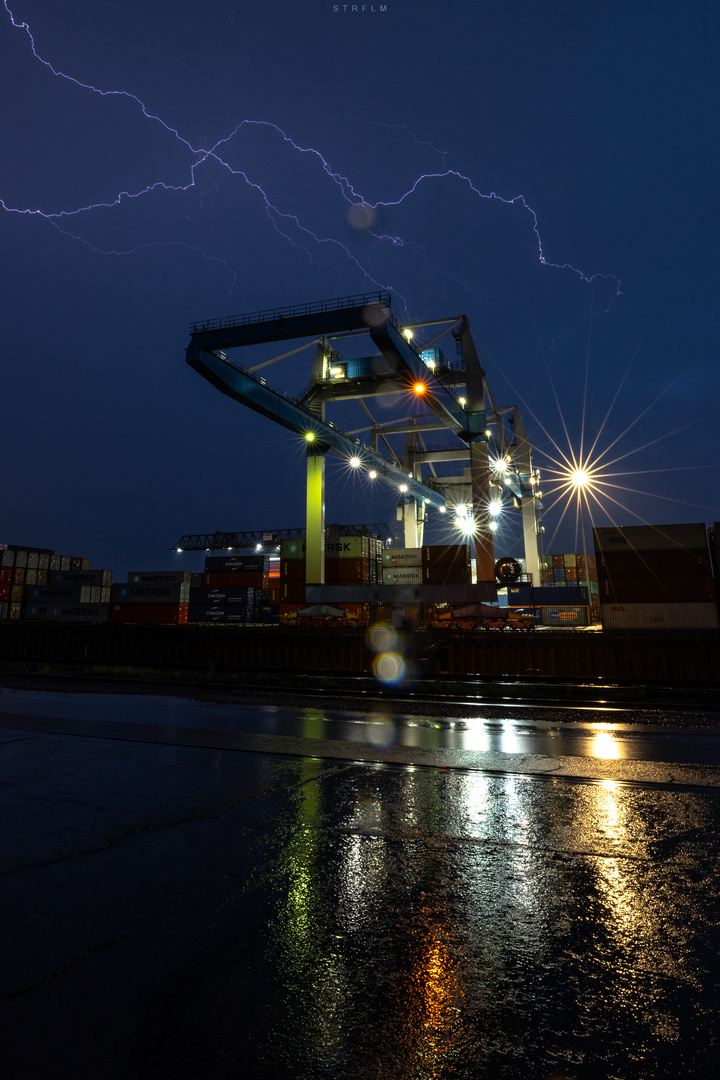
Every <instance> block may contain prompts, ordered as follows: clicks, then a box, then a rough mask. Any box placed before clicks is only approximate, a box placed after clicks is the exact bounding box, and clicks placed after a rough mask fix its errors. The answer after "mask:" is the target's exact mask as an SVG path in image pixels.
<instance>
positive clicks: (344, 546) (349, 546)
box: [280, 536, 382, 559]
mask: <svg viewBox="0 0 720 1080" xmlns="http://www.w3.org/2000/svg"><path fill="white" fill-rule="evenodd" d="M380 543H382V541H380ZM377 551H378V541H376V540H375V539H374V538H373V537H369V536H338V537H336V538H335V539H334V540H326V541H325V558H326V559H367V558H370V556H371V555H372V556H373V557H377ZM305 555H306V547H305V540H282V541H281V543H280V558H281V559H304V558H305Z"/></svg>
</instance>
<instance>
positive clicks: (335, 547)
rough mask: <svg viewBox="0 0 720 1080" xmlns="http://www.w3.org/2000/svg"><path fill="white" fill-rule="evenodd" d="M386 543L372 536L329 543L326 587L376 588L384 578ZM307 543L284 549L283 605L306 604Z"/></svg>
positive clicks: (293, 543) (291, 542) (291, 544)
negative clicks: (357, 586) (383, 564)
mask: <svg viewBox="0 0 720 1080" xmlns="http://www.w3.org/2000/svg"><path fill="white" fill-rule="evenodd" d="M381 560H382V541H381V540H377V539H375V537H370V536H341V537H338V538H337V539H334V540H327V541H326V542H325V584H326V585H376V584H377V583H378V581H379V580H380V577H381V574H382V561H381ZM306 576H307V575H306V561H305V541H304V540H283V542H282V544H281V545H280V602H281V603H282V604H300V605H302V604H303V603H304V601H305V581H306Z"/></svg>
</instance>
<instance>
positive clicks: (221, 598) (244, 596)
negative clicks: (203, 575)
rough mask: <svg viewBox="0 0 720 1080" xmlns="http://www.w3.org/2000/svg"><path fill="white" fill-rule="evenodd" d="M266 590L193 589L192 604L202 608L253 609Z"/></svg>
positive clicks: (191, 592)
mask: <svg viewBox="0 0 720 1080" xmlns="http://www.w3.org/2000/svg"><path fill="white" fill-rule="evenodd" d="M265 591H266V590H264V589H248V588H240V589H218V588H215V589H191V590H190V603H191V604H195V605H197V604H199V605H201V606H205V607H207V606H208V605H209V606H217V605H218V604H219V605H222V606H225V607H246V608H248V609H250V608H252V606H253V604H256V603H258V602H259V600H260V599H261V598H262V594H263V593H264V592H265Z"/></svg>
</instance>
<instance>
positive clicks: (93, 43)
mask: <svg viewBox="0 0 720 1080" xmlns="http://www.w3.org/2000/svg"><path fill="white" fill-rule="evenodd" d="M335 6H337V7H338V8H339V10H337V11H335V10H334V8H335ZM344 7H345V5H343V4H339V5H333V4H332V3H329V2H326V0H294V2H287V0H284V2H281V3H276V4H272V3H270V4H264V5H261V4H250V3H239V2H237V0H203V2H202V3H201V2H199V0H194V2H190V0H172V2H170V0H152V2H151V3H149V4H148V3H146V2H145V3H142V4H141V3H139V2H134V0H128V2H125V3H121V4H120V3H118V4H115V3H95V2H89V0H72V2H71V3H58V2H57V0H6V2H5V7H4V8H2V7H0V50H1V52H0V56H1V61H2V62H1V63H0V79H1V80H2V89H1V94H2V102H3V108H2V114H1V122H2V128H3V131H2V147H3V168H2V173H1V175H0V199H1V200H2V208H1V209H0V229H1V230H2V232H1V236H2V252H3V258H2V274H3V277H2V294H3V313H2V325H3V331H4V333H3V342H2V356H3V359H2V403H3V408H2V428H1V430H2V440H1V453H2V467H1V468H0V509H1V511H2V513H1V514H0V541H2V542H8V543H22V544H26V545H28V546H40V547H48V548H54V549H55V550H56V551H57V552H60V553H63V554H72V555H83V556H89V557H91V558H92V561H93V566H95V567H109V568H111V569H113V571H114V572H115V577H116V580H118V579H119V578H121V577H123V576H124V574H125V572H126V571H127V570H128V569H154V568H161V567H168V566H177V567H178V568H180V567H183V568H192V569H195V568H199V567H200V565H201V561H202V560H201V556H200V555H199V554H196V555H194V556H190V555H184V556H180V555H175V554H172V553H170V552H169V550H168V549H169V548H170V546H171V545H172V544H173V542H174V541H175V540H176V539H177V538H178V537H179V536H180V535H181V534H183V533H191V532H206V531H214V530H216V529H237V530H243V529H261V528H289V527H300V526H303V525H304V497H305V488H304V454H305V449H304V446H302V445H298V440H297V437H295V436H293V435H291V434H290V433H288V432H286V431H285V430H284V429H282V428H280V427H277V426H276V425H274V424H272V423H271V422H270V421H268V420H265V419H263V418H262V417H260V416H258V415H256V414H254V413H252V412H250V411H248V410H247V409H245V408H243V407H242V406H241V405H239V404H236V403H234V402H232V401H231V400H230V399H228V398H226V397H224V396H223V395H221V394H220V393H219V392H218V391H216V390H214V389H213V388H212V387H211V386H210V385H209V384H208V383H206V382H205V381H204V380H203V379H202V378H201V377H200V376H198V375H197V374H196V373H195V372H193V371H192V370H191V369H190V368H189V367H188V366H187V365H186V364H185V353H184V350H185V348H186V346H187V343H188V340H189V326H190V323H191V322H193V321H197V320H202V319H205V318H212V317H216V316H227V315H234V314H241V313H243V312H250V311H255V310H261V309H266V308H273V307H277V306H283V305H288V304H300V303H305V302H306V301H315V300H320V299H324V298H329V297H341V296H347V295H350V294H354V293H362V292H375V291H377V290H378V289H389V290H390V291H391V292H392V294H393V308H394V310H395V311H396V313H397V314H398V316H399V317H401V318H406V319H407V320H408V321H411V320H418V321H419V320H425V319H433V318H442V317H449V316H452V315H456V314H460V313H466V314H467V316H468V318H469V321H470V325H471V328H472V330H473V334H474V337H475V341H476V343H477V345H478V347H479V349H480V351H481V360H482V363H483V365H484V366H485V368H486V371H487V375H488V380H489V383H490V386H491V388H492V391H493V394H494V397H495V400H496V402H497V403H498V405H503V406H505V405H508V406H509V405H514V406H518V407H519V409H520V411H521V413H522V416H523V418H524V422H525V426H526V429H527V432H528V435H529V437H530V440H531V442H532V444H533V446H534V447H535V463H536V464H537V465H538V466H539V467H540V469H541V470H542V473H543V476H544V483H543V490H544V493H545V504H546V511H545V516H544V524H545V528H546V549H547V550H549V551H569V550H580V549H581V548H580V546H579V540H578V537H577V535H576V524H575V514H574V511H572V510H568V511H567V512H566V513H565V514H564V516H563V508H564V506H565V505H566V502H567V500H566V499H560V500H559V501H556V497H555V496H554V495H553V486H554V485H553V483H552V473H551V470H552V468H553V467H554V466H553V460H552V459H554V460H555V461H558V460H561V458H560V452H561V451H562V452H563V453H565V454H567V453H568V452H569V450H568V448H569V446H572V447H573V449H574V451H575V453H576V454H578V453H580V449H581V445H582V446H583V447H584V450H585V451H586V452H587V451H588V450H590V448H591V447H593V445H595V450H594V453H593V456H594V457H595V458H597V456H598V454H600V453H601V452H603V451H604V452H605V456H604V458H603V459H602V464H604V465H605V467H606V472H607V473H612V474H615V475H613V476H612V478H611V479H612V482H613V483H615V484H617V485H619V487H618V488H616V489H615V490H614V491H612V492H611V493H610V494H611V495H612V499H614V500H616V501H615V502H612V501H610V500H609V499H608V498H607V496H606V497H604V498H603V502H604V505H605V506H606V512H605V513H603V512H601V511H600V510H599V509H598V508H597V507H596V508H595V511H594V515H593V516H594V520H595V524H608V523H609V522H610V521H614V522H616V523H618V524H624V525H629V524H638V523H641V522H650V523H656V524H659V523H666V522H687V521H704V522H708V523H709V522H711V521H713V520H716V519H718V518H720V492H719V487H720V484H719V474H718V461H719V455H718V451H719V449H720V438H719V437H718V425H719V423H720V371H719V367H718V357H719V355H720V308H719V307H718V278H719V270H718V267H719V266H720V214H719V212H718V162H719V160H720V145H719V141H718V140H719V135H718V133H719V131H720V126H719V124H718V119H719V117H718V103H719V100H720V95H719V93H718V90H719V86H718V83H719V82H720V66H719V65H718V63H717V56H718V47H719V46H720V8H718V6H717V5H716V4H711V3H709V2H707V0H705V2H703V3H693V2H692V0H686V2H685V3H683V4H679V3H677V0H673V2H672V3H671V2H669V0H653V2H651V3H649V2H639V0H622V2H619V0H618V2H614V0H610V2H607V3H604V4H590V3H588V2H586V0H574V2H573V3H565V2H560V0H532V2H528V0H502V2H500V0H479V2H476V3H472V4H470V3H467V2H464V3H463V2H460V0H444V2H440V0H435V2H432V0H412V2H411V0H387V4H385V5H381V4H378V3H376V4H374V5H371V4H367V5H366V10H365V11H364V12H363V11H362V10H361V9H362V5H358V8H359V10H357V11H355V12H353V11H352V10H351V6H350V5H347V10H343V8H344ZM373 8H374V10H373ZM383 8H384V9H385V10H382V9H383ZM24 23H26V24H27V28H29V29H27V28H23V24H24ZM30 35H32V38H31V36H30ZM33 42H34V50H35V53H36V54H37V55H33ZM53 69H54V71H53ZM92 87H94V88H96V91H94V90H93V89H92ZM493 193H494V196H495V197H493V198H489V197H488V196H490V195H492V194H493ZM513 200H514V201H513ZM363 201H364V202H365V203H366V204H368V205H370V206H372V207H374V208H375V210H374V215H373V221H372V223H371V225H370V227H369V228H367V229H356V228H353V227H352V226H351V224H350V223H349V221H348V209H349V207H350V206H351V205H352V204H354V203H359V202H363ZM428 333H430V331H428ZM448 342H449V344H448ZM439 345H440V348H442V349H444V350H445V351H446V352H447V353H448V354H449V355H451V356H454V343H453V342H452V339H447V338H446V339H445V340H444V341H441V342H439ZM292 347H293V346H292V343H289V344H285V343H281V344H279V345H277V346H269V347H262V348H261V349H259V350H257V351H256V352H255V353H253V355H252V356H250V355H247V356H245V355H243V356H240V357H239V359H240V360H241V362H243V363H248V364H254V363H257V362H261V361H262V360H263V359H266V358H270V357H272V356H274V355H276V354H280V353H283V352H286V351H288V350H289V349H290V348H292ZM341 351H342V350H341ZM311 358H312V349H310V350H307V351H305V352H301V353H299V354H297V355H296V356H295V357H292V358H289V359H288V360H285V361H281V362H279V363H278V364H276V365H275V366H273V367H271V368H268V369H267V370H266V374H267V375H268V378H269V379H270V380H271V381H272V382H273V383H276V384H277V385H279V386H282V387H283V388H284V389H286V390H287V391H289V392H290V393H297V392H299V391H300V390H301V389H302V388H303V387H304V386H305V385H306V384H307V382H308V379H309V373H310V363H311ZM379 408H380V406H379ZM328 415H329V417H330V418H331V419H336V421H337V422H338V424H339V426H341V427H351V426H353V421H352V420H345V418H344V417H343V416H342V413H341V410H340V409H338V412H337V416H335V415H334V414H333V412H332V411H331V412H329V414H328ZM355 426H360V424H356V425H355ZM583 430H584V435H583ZM445 442H447V439H446V440H445ZM548 455H549V456H548ZM613 462H614V464H612V463H613ZM606 490H609V489H606ZM327 520H328V521H339V522H346V523H350V522H354V523H365V522H367V523H373V522H388V523H389V524H390V525H393V524H394V520H395V498H394V495H393V493H392V492H391V490H390V489H389V488H385V487H382V488H377V489H373V492H372V493H371V492H370V491H369V489H368V488H367V486H366V485H365V484H364V482H363V481H362V480H361V479H360V478H358V477H354V478H351V477H350V476H349V473H348V470H347V468H346V467H345V466H344V465H343V464H342V463H341V462H339V461H338V460H337V459H333V458H330V459H329V464H328V482H327ZM519 535H520V525H519V516H518V515H517V514H515V515H513V514H512V513H508V514H507V515H505V516H504V518H503V523H502V525H501V528H500V531H499V532H498V539H497V547H496V550H497V553H498V554H506V553H508V554H521V553H522V550H521V547H520V544H519ZM428 539H429V540H431V541H436V540H438V539H440V531H439V526H437V525H435V524H433V526H432V528H431V529H430V531H429V533H428Z"/></svg>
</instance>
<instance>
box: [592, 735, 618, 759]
mask: <svg viewBox="0 0 720 1080" xmlns="http://www.w3.org/2000/svg"><path fill="white" fill-rule="evenodd" d="M591 749H592V755H593V757H600V758H622V757H625V747H624V746H623V744H622V743H621V742H620V740H619V739H617V738H616V737H615V735H613V733H612V732H611V731H597V732H596V733H595V735H594V737H593V741H592V744H591Z"/></svg>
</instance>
